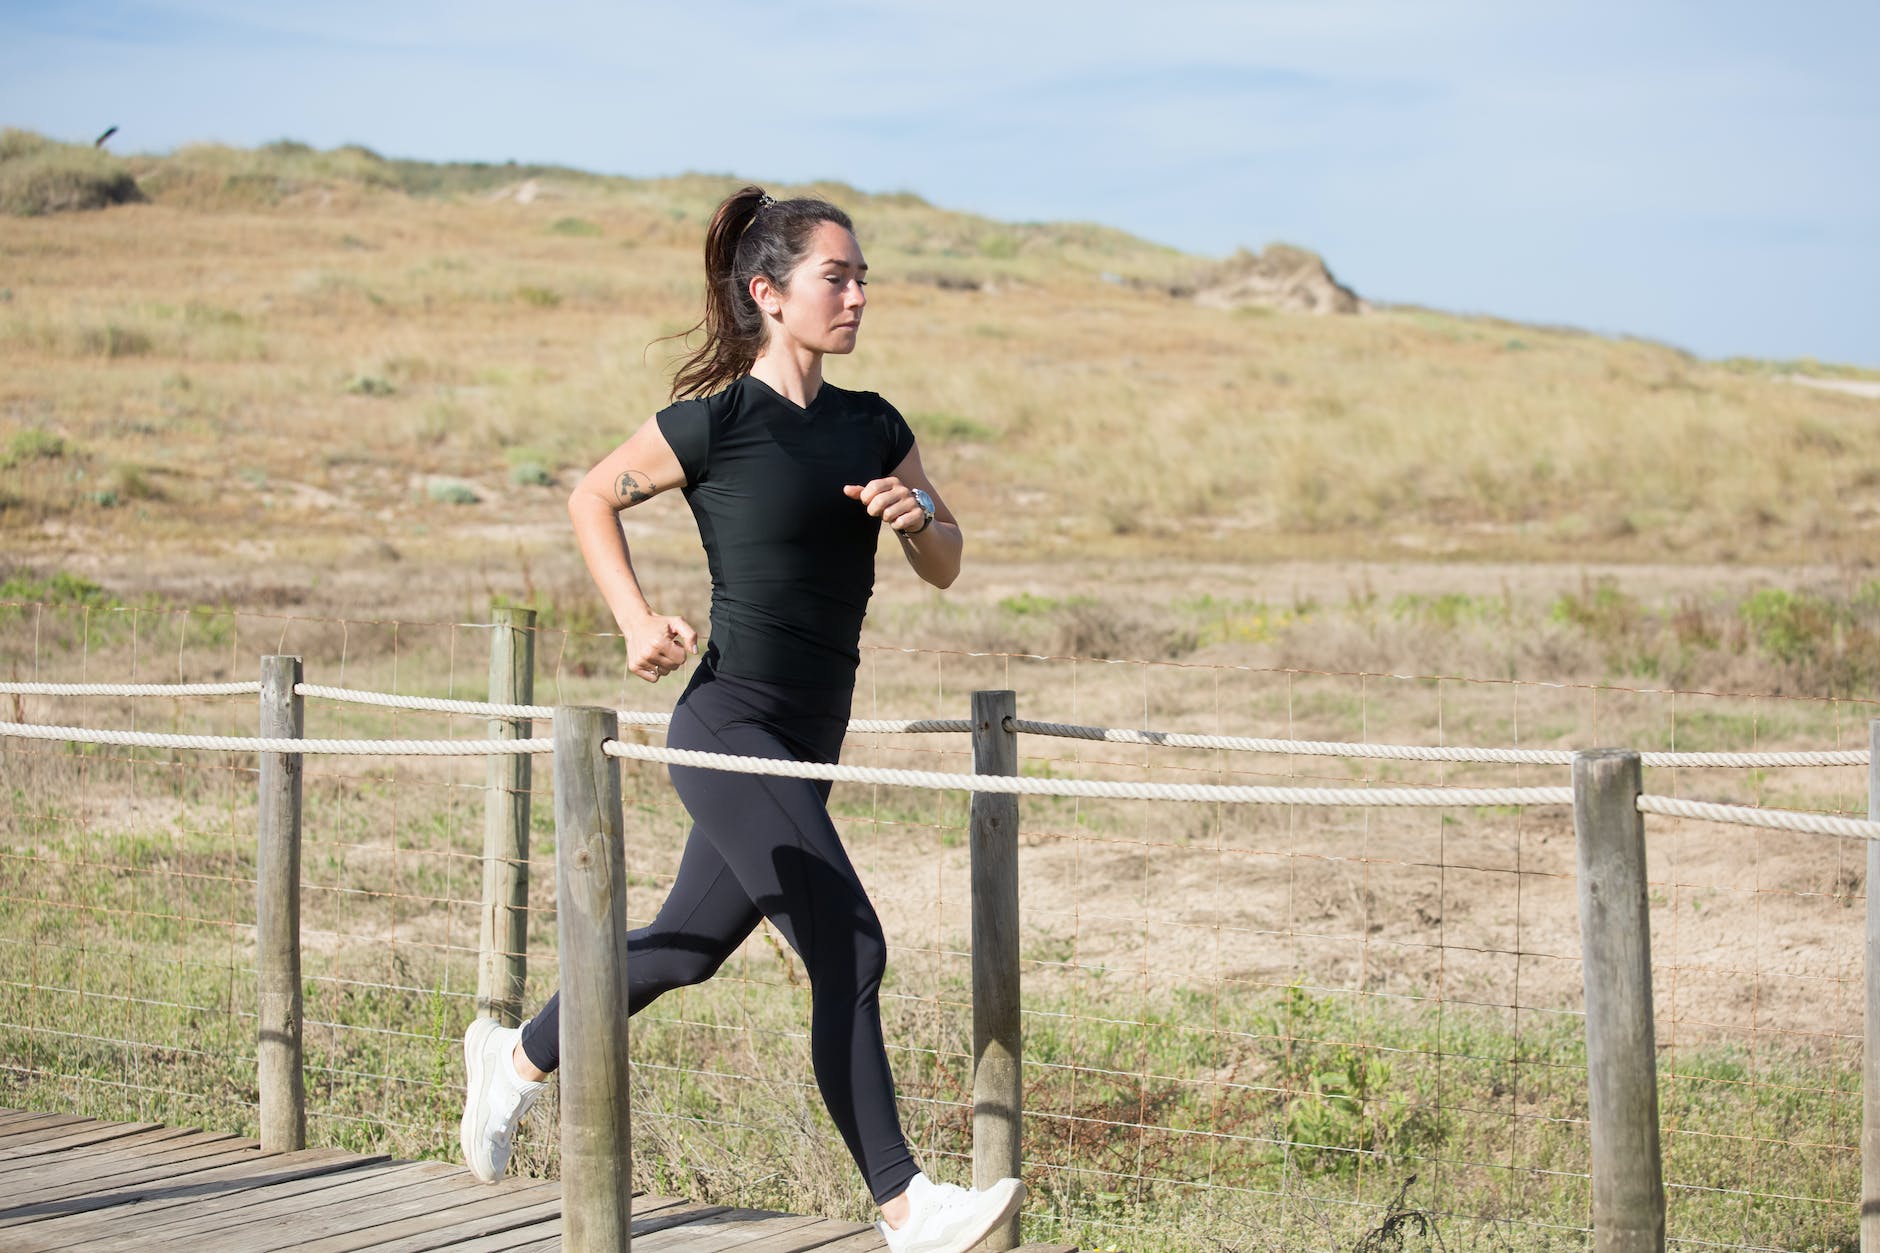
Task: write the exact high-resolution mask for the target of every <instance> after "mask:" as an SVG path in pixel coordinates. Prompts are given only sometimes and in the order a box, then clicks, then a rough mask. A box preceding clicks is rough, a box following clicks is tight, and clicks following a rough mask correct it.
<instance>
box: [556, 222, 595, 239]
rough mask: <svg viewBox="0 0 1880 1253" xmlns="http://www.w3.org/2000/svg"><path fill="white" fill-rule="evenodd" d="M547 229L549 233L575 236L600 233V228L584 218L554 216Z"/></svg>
mask: <svg viewBox="0 0 1880 1253" xmlns="http://www.w3.org/2000/svg"><path fill="white" fill-rule="evenodd" d="M548 229H549V233H550V234H554V235H574V236H577V237H589V236H594V235H598V234H600V233H601V228H600V227H599V226H596V225H595V224H594V223H592V222H590V221H588V220H587V219H586V218H556V219H555V222H554V224H553V225H551V226H550V227H549V228H548Z"/></svg>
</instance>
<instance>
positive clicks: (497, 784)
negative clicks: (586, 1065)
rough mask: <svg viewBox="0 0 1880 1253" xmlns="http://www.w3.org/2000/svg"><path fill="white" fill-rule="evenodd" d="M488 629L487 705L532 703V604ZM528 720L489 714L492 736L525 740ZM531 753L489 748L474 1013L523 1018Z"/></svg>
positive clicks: (504, 613) (503, 611)
mask: <svg viewBox="0 0 1880 1253" xmlns="http://www.w3.org/2000/svg"><path fill="white" fill-rule="evenodd" d="M491 617H492V619H493V621H494V622H495V625H494V626H493V627H492V628H491V629H490V703H491V704H492V705H530V704H534V703H535V610H533V609H511V608H499V609H496V610H494V611H493V612H492V614H491ZM531 725H532V724H531V723H530V721H529V719H527V718H492V719H490V738H491V739H493V740H526V739H528V738H529V732H530V730H531ZM531 760H532V759H531V758H530V757H529V756H528V755H527V754H526V753H508V754H492V755H491V757H490V765H489V786H488V790H487V791H486V792H485V793H484V804H483V917H482V922H481V925H480V927H479V928H478V936H477V1013H478V1014H480V1015H483V1016H485V1017H490V1018H494V1019H496V1020H497V1021H499V1022H501V1023H502V1024H503V1025H504V1026H505V1027H513V1026H515V1025H517V1024H518V1023H520V1022H521V1021H522V994H523V987H524V984H525V983H526V982H527V980H528V974H529V782H530V778H531V771H530V764H531Z"/></svg>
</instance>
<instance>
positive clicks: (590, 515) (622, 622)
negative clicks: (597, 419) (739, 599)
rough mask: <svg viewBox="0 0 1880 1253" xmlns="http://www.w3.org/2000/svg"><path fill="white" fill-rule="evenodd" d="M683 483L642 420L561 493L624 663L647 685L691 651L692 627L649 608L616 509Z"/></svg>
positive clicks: (675, 463)
mask: <svg viewBox="0 0 1880 1253" xmlns="http://www.w3.org/2000/svg"><path fill="white" fill-rule="evenodd" d="M683 486H685V471H684V470H683V469H681V468H680V466H679V459H678V457H676V456H674V455H673V451H672V446H671V445H670V444H668V443H667V442H666V437H665V436H664V435H662V434H661V433H660V430H659V423H658V422H656V421H654V420H653V419H651V418H648V419H647V420H646V421H645V423H643V424H642V425H641V427H640V429H639V430H637V431H635V432H634V433H633V434H632V436H630V437H629V438H628V439H627V442H626V443H624V444H622V445H620V447H618V448H616V449H614V450H613V451H612V452H610V453H608V454H607V455H606V456H605V457H603V458H601V460H600V461H599V462H598V463H597V464H596V465H595V466H594V468H593V469H592V470H589V471H588V472H587V474H586V475H585V476H584V477H583V478H582V479H581V482H580V483H579V484H577V485H576V486H575V489H574V492H573V493H572V494H571V495H570V496H569V497H568V518H569V520H570V521H571V522H572V523H573V524H574V537H575V543H576V544H578V545H579V546H580V549H581V559H582V560H583V561H585V562H586V563H587V568H588V573H589V574H590V575H592V576H593V577H594V583H595V585H596V586H597V587H599V588H600V592H601V598H602V599H603V600H605V601H606V602H607V608H608V609H609V610H611V611H612V612H613V615H614V621H615V623H617V624H618V625H619V627H620V630H621V633H622V634H624V635H625V636H626V637H627V668H628V669H629V670H631V671H632V672H633V673H634V674H637V675H639V676H640V677H641V678H642V679H645V680H646V681H647V682H648V683H656V682H658V681H659V678H660V676H661V675H664V674H668V673H670V672H672V671H673V670H676V669H678V668H679V666H680V665H681V664H683V663H684V661H685V654H686V652H687V651H688V650H689V651H691V652H697V651H698V632H697V631H695V630H693V629H692V627H691V626H690V625H689V624H688V623H687V622H686V621H685V620H684V619H683V618H677V617H669V616H666V615H663V614H660V613H658V612H656V611H655V610H654V609H653V607H652V606H651V605H650V604H648V603H647V600H646V594H645V593H644V592H643V591H641V589H640V580H639V576H638V575H636V574H635V573H634V571H633V558H632V554H631V552H630V551H629V550H628V547H627V536H626V532H625V531H624V530H623V529H622V527H621V523H620V514H621V512H622V511H624V510H627V509H631V508H632V507H633V506H635V505H637V504H639V503H640V502H641V501H645V500H651V499H652V498H653V497H655V496H657V495H659V494H660V493H661V492H663V491H667V490H668V489H670V488H674V487H683Z"/></svg>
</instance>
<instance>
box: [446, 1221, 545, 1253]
mask: <svg viewBox="0 0 1880 1253" xmlns="http://www.w3.org/2000/svg"><path fill="white" fill-rule="evenodd" d="M450 1253H561V1219H559V1218H557V1219H555V1220H554V1221H553V1222H545V1223H536V1224H534V1225H533V1226H529V1227H517V1228H516V1229H515V1230H514V1231H503V1232H498V1233H497V1234H495V1235H489V1236H483V1237H480V1238H478V1239H474V1240H466V1241H464V1242H463V1243H462V1244H453V1245H451V1246H450Z"/></svg>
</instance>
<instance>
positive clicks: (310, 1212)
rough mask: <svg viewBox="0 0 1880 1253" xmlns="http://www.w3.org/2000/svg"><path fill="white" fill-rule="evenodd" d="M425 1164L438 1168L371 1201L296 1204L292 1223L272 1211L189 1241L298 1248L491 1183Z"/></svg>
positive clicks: (241, 1252)
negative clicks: (253, 1219) (265, 1216)
mask: <svg viewBox="0 0 1880 1253" xmlns="http://www.w3.org/2000/svg"><path fill="white" fill-rule="evenodd" d="M422 1165H423V1166H433V1167H438V1168H439V1169H438V1170H435V1171H430V1170H424V1169H422V1167H421V1168H420V1169H417V1170H414V1171H413V1172H411V1175H412V1177H411V1178H410V1180H409V1182H407V1183H405V1184H404V1185H403V1186H401V1187H396V1188H390V1189H386V1190H383V1191H380V1192H377V1193H375V1194H374V1195H373V1196H372V1199H371V1201H370V1202H367V1203H361V1202H360V1201H359V1200H357V1199H352V1198H348V1199H336V1200H332V1201H329V1202H327V1203H325V1204H319V1205H315V1206H313V1207H311V1208H297V1209H295V1210H294V1212H293V1216H292V1217H293V1221H292V1222H291V1223H285V1224H283V1223H279V1222H276V1221H275V1217H274V1216H270V1217H269V1218H267V1219H264V1220H260V1221H250V1222H247V1223H244V1224H243V1225H242V1226H240V1227H238V1228H234V1229H227V1228H225V1229H223V1230H218V1231H216V1232H213V1233H205V1234H207V1235H208V1242H207V1243H203V1242H201V1241H199V1240H197V1239H196V1238H194V1237H192V1238H191V1239H190V1243H191V1244H192V1245H193V1246H194V1248H195V1250H197V1253H206V1251H207V1250H209V1249H222V1248H227V1249H230V1250H233V1251H234V1253H269V1251H270V1250H273V1249H298V1248H300V1247H301V1246H302V1245H304V1244H312V1243H314V1242H316V1241H318V1240H323V1239H325V1238H326V1237H328V1236H334V1235H338V1234H340V1233H341V1232H348V1231H363V1230H365V1229H367V1228H371V1227H378V1226H381V1225H383V1224H385V1223H388V1222H392V1221H394V1220H396V1219H400V1218H408V1217H410V1216H411V1215H413V1214H426V1213H435V1212H436V1211H437V1210H439V1209H443V1208H446V1207H450V1206H454V1205H456V1204H457V1203H458V1202H459V1201H461V1200H462V1197H461V1195H460V1194H461V1193H463V1192H465V1191H480V1190H481V1189H483V1188H484V1187H486V1186H488V1185H485V1184H480V1183H478V1182H477V1181H476V1179H475V1178H473V1177H472V1176H471V1175H470V1174H469V1173H468V1172H466V1171H464V1170H463V1169H462V1168H461V1167H455V1166H448V1167H447V1166H444V1165H443V1163H441V1162H425V1163H423V1164H422ZM340 1190H341V1189H335V1190H334V1191H340ZM225 1239H232V1241H233V1242H232V1243H225V1242H224V1241H225Z"/></svg>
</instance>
